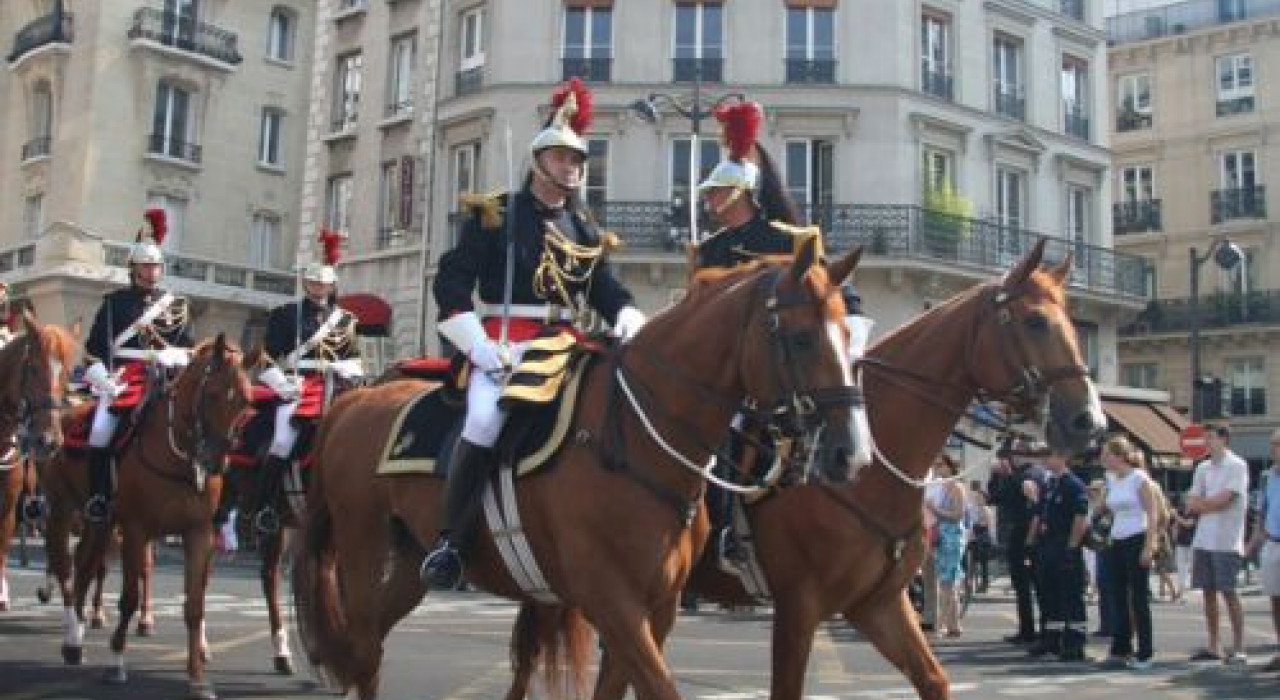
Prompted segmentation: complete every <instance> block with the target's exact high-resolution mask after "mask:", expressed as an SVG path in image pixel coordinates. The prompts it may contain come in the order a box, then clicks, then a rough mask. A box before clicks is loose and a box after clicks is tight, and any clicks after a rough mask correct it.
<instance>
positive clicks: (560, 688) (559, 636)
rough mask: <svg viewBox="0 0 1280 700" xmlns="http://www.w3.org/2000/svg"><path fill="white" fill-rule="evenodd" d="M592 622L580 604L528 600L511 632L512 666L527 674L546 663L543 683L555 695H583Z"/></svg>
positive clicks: (588, 660) (514, 669) (589, 655)
mask: <svg viewBox="0 0 1280 700" xmlns="http://www.w3.org/2000/svg"><path fill="white" fill-rule="evenodd" d="M593 636H594V635H593V634H592V629H591V625H589V624H588V623H587V620H586V618H584V617H583V616H582V613H581V612H579V611H578V610H577V609H576V608H568V607H564V606H562V605H540V604H538V603H531V602H524V603H521V605H520V612H519V614H518V615H517V616H516V627H515V632H514V633H513V634H512V635H511V667H512V670H513V671H515V672H516V676H517V678H527V677H529V676H530V675H531V673H532V670H533V669H534V667H536V666H537V665H539V664H541V666H542V678H543V683H544V684H545V686H546V691H547V694H548V695H549V696H550V697H552V698H562V697H566V693H567V694H568V697H582V696H584V695H585V689H586V685H587V664H588V663H589V662H590V660H591V651H592V645H591V641H592V638H593Z"/></svg>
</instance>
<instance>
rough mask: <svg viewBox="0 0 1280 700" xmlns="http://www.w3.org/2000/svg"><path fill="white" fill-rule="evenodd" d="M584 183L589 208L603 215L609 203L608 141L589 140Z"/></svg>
mask: <svg viewBox="0 0 1280 700" xmlns="http://www.w3.org/2000/svg"><path fill="white" fill-rule="evenodd" d="M583 182H584V183H585V187H584V189H585V192H584V195H583V196H584V197H585V198H586V200H587V206H588V207H590V208H591V210H592V211H594V212H596V213H597V214H600V213H603V212H604V209H605V203H606V202H608V201H609V141H608V139H587V169H586V173H584V177H583Z"/></svg>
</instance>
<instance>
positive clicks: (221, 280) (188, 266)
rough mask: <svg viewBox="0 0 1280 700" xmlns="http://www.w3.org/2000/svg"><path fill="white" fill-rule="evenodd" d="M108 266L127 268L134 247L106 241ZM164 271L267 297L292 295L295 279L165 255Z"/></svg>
mask: <svg viewBox="0 0 1280 700" xmlns="http://www.w3.org/2000/svg"><path fill="white" fill-rule="evenodd" d="M103 245H104V246H105V247H106V259H105V262H106V264H107V265H111V266H113V267H127V266H128V264H129V263H128V260H129V249H130V247H131V244H129V243H122V242H119V241H104V242H103ZM165 270H166V272H167V274H168V275H170V276H171V277H177V278H181V279H185V280H193V281H196V282H207V283H210V284H215V285H218V286H225V287H239V288H242V289H252V290H253V291H256V292H266V293H268V294H285V295H293V294H294V293H295V292H294V285H295V278H294V275H291V274H289V273H286V272H274V271H270V270H260V269H257V268H252V267H245V266H242V265H233V264H230V263H223V262H218V261H216V260H206V259H204V258H196V257H192V256H190V255H177V254H174V253H165Z"/></svg>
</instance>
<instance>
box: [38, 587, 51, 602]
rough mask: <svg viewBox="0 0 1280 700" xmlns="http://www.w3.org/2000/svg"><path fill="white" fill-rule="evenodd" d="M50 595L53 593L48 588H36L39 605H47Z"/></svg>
mask: <svg viewBox="0 0 1280 700" xmlns="http://www.w3.org/2000/svg"><path fill="white" fill-rule="evenodd" d="M52 597H53V595H52V593H51V592H50V591H49V589H47V588H43V587H42V588H37V589H36V600H38V601H40V604H41V605H47V604H48V603H49V600H50V599H51V598H52Z"/></svg>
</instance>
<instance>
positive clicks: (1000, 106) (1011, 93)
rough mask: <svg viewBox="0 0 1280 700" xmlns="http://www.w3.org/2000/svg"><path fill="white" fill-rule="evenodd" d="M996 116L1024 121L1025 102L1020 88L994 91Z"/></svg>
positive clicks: (1025, 116)
mask: <svg viewBox="0 0 1280 700" xmlns="http://www.w3.org/2000/svg"><path fill="white" fill-rule="evenodd" d="M995 108H996V114H999V115H1000V116H1002V117H1009V118H1010V119H1017V120H1019V121H1024V120H1026V118H1027V100H1026V98H1025V97H1023V94H1022V90H1021V89H1020V88H1001V87H996V89H995Z"/></svg>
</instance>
